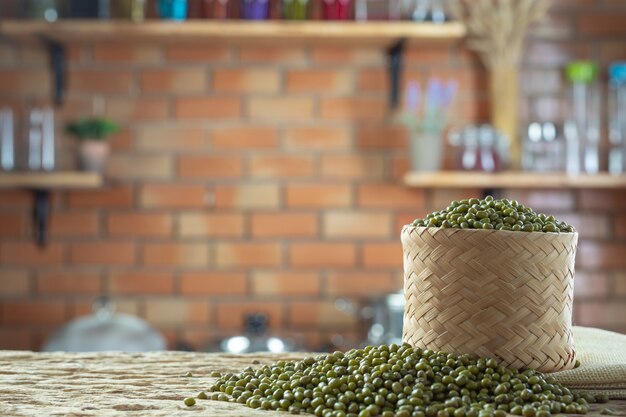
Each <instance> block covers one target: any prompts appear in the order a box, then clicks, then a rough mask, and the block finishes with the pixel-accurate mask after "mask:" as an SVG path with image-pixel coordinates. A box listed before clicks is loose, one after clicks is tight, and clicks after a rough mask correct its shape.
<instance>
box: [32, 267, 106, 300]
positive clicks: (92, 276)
mask: <svg viewBox="0 0 626 417" xmlns="http://www.w3.org/2000/svg"><path fill="white" fill-rule="evenodd" d="M36 283H37V284H36V285H37V292H38V293H39V294H58V295H69V294H72V295H74V294H76V295H78V294H81V295H99V294H101V292H102V281H101V279H100V275H99V274H97V273H94V272H85V271H72V270H67V268H64V269H62V270H58V271H49V272H44V271H42V272H39V273H38V274H37V281H36Z"/></svg>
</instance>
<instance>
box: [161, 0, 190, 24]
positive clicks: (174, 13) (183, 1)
mask: <svg viewBox="0 0 626 417" xmlns="http://www.w3.org/2000/svg"><path fill="white" fill-rule="evenodd" d="M158 14H159V17H160V18H161V19H167V20H185V19H187V0H159V2H158Z"/></svg>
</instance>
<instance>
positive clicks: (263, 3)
mask: <svg viewBox="0 0 626 417" xmlns="http://www.w3.org/2000/svg"><path fill="white" fill-rule="evenodd" d="M269 12H270V2H269V0H241V18H242V19H246V20H267V19H268V17H269Z"/></svg>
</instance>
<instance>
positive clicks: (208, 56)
mask: <svg viewBox="0 0 626 417" xmlns="http://www.w3.org/2000/svg"><path fill="white" fill-rule="evenodd" d="M165 58H166V59H167V60H168V61H176V62H197V63H201V64H206V63H207V62H211V63H216V62H226V61H229V60H230V49H229V48H226V47H215V46H213V47H198V45H197V44H193V43H192V44H180V43H178V42H177V43H176V44H172V45H167V46H166V47H165Z"/></svg>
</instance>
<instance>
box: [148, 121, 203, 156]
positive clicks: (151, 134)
mask: <svg viewBox="0 0 626 417" xmlns="http://www.w3.org/2000/svg"><path fill="white" fill-rule="evenodd" d="M204 136H205V132H204V130H203V129H201V128H193V127H178V126H142V127H141V128H139V131H138V133H137V148H138V149H139V150H142V151H167V152H169V151H196V150H200V149H204V147H205V142H204Z"/></svg>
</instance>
